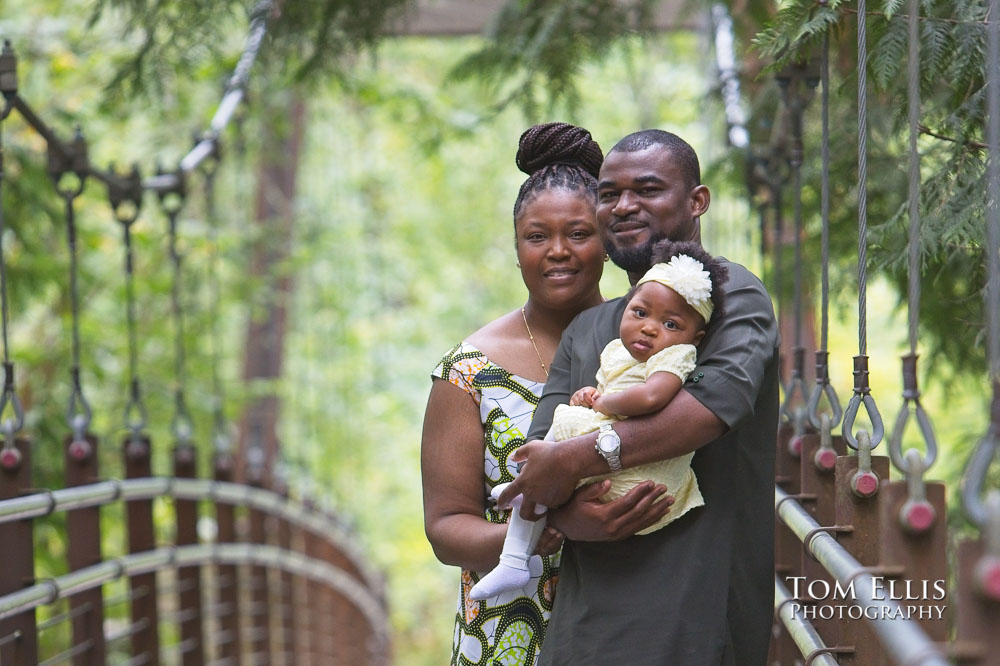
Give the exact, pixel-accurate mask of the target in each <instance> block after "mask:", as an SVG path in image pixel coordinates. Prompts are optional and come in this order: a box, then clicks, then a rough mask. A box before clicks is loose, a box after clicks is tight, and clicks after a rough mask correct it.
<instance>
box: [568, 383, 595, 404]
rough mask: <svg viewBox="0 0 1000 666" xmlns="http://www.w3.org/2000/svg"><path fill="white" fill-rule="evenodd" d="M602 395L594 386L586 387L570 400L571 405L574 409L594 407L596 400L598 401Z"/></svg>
mask: <svg viewBox="0 0 1000 666" xmlns="http://www.w3.org/2000/svg"><path fill="white" fill-rule="evenodd" d="M600 395H601V394H600V393H598V392H597V389H596V388H594V387H593V386H584V387H583V388H582V389H580V390H579V391H577V392H576V393H574V394H573V396H572V397H571V398H570V399H569V404H570V405H572V406H574V407H593V406H594V400H596V399H597V398H598V397H599V396H600Z"/></svg>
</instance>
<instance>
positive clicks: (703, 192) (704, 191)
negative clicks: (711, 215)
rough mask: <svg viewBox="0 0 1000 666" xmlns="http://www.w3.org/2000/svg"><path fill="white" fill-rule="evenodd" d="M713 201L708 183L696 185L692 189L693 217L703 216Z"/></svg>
mask: <svg viewBox="0 0 1000 666" xmlns="http://www.w3.org/2000/svg"><path fill="white" fill-rule="evenodd" d="M711 203H712V193H711V192H710V191H709V189H708V186H707V185H696V186H695V187H694V189H692V190H691V217H695V218H698V217H701V216H702V215H704V214H705V213H707V212H708V206H709V204H711Z"/></svg>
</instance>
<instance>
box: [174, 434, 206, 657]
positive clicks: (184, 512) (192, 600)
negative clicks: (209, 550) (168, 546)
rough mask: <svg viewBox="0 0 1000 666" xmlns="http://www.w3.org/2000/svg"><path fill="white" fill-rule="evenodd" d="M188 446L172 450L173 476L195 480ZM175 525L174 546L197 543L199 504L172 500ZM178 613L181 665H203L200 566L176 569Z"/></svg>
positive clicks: (192, 452)
mask: <svg viewBox="0 0 1000 666" xmlns="http://www.w3.org/2000/svg"><path fill="white" fill-rule="evenodd" d="M195 453H196V452H195V448H194V446H192V445H191V444H190V443H183V444H178V445H177V446H175V447H174V476H176V477H178V478H182V479H194V478H197V456H196V455H195ZM174 511H175V518H176V523H177V536H176V543H177V545H178V546H187V545H193V544H197V543H198V502H197V501H193V500H181V499H175V500H174ZM177 589H178V592H177V601H178V604H177V610H178V614H179V624H180V629H181V663H182V664H183V665H184V666H202V664H204V663H205V636H204V629H203V627H202V618H203V617H204V613H203V610H202V601H201V567H199V566H190V567H178V569H177Z"/></svg>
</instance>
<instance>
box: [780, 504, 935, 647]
mask: <svg viewBox="0 0 1000 666" xmlns="http://www.w3.org/2000/svg"><path fill="white" fill-rule="evenodd" d="M774 509H775V512H776V513H777V515H778V517H779V518H780V519H781V521H782V522H783V523H785V525H787V526H788V527H789V529H791V530H792V532H793V533H794V534H795V536H796V537H798V539H799V541H803V542H805V540H806V539H809V541H808V543H804V544H803V545H804V547H805V548H806V549H807V550H808V552H809V553H810V554H811V555H812V556H813V557H815V558H816V560H817V561H818V562H819V563H820V564H822V565H823V568H824V569H826V571H827V572H828V573H829V574H830V575H832V576H833V577H834V578H835V579H836V580H837V581H838V582H839V583H840V584H842V585H844V586H845V587H847V586H850V585H852V584H853V588H854V595H853V598H851V599H850V601H851V603H853V604H854V605H856V606H859V607H860V608H862V609H864V611H865V612H863V613H862V615H863V616H864V618H865V620H866V621H867V622H868V624H869V626H871V628H872V631H874V632H875V634H876V635H877V636H878V638H879V641H880V642H881V643H882V646H883V647H884V648H885V650H886V652H887V653H888V654H889V656H890V657H891V658H892V660H893V661H894V662H896V663H900V664H929V665H933V666H947V664H948V663H949V662H948V660H947V659H945V657H944V655H943V654H942V653H941V650H940V648H938V646H937V645H936V644H935V643H934V641H932V640H931V639H930V638H929V637H928V636H927V634H926V633H924V631H923V629H921V628H920V625H919V624H918V623H917V622H915V621H913V620H910V619H906V618H905V617H903V616H902V613H901V612H900V610H899V605H898V604H897V603H896V602H895V601H893V600H891V599H879V598H877V597H876V596H875V589H876V585H875V582H874V578H873V576H872V575H871V574H870V573H869V572H868V569H866V568H865V567H864V566H862V564H861V563H860V562H858V561H857V560H856V559H854V557H852V556H851V554H850V553H848V552H847V550H845V549H844V547H843V546H841V545H840V544H839V543H837V540H836V539H834V538H833V537H832V536H830V535H829V534H828V533H827V532H825V531H823V530H821V529H820V525H819V524H818V523H817V522H816V521H815V520H814V519H813V517H812V516H811V515H809V512H807V511H806V510H805V509H803V508H802V506H801V505H800V504H799V503H798V502H796V501H795V500H794V499H792V498H791V497H790V496H789V495H788V493H786V492H785V491H784V490H782V489H781V488H778V487H775V489H774ZM810 535H811V536H810ZM868 609H873V610H874V611H875V613H874V617H871V616H869V614H868V612H867V611H868Z"/></svg>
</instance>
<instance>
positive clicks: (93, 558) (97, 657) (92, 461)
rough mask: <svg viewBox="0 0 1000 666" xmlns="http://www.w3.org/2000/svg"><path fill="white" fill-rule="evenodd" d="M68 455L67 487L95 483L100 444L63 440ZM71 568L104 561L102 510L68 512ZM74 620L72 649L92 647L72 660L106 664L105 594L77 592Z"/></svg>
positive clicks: (72, 601) (85, 665)
mask: <svg viewBox="0 0 1000 666" xmlns="http://www.w3.org/2000/svg"><path fill="white" fill-rule="evenodd" d="M63 447H64V450H65V452H66V487H67V488H73V487H76V486H82V485H86V484H88V483H92V482H94V481H96V480H97V479H98V478H99V471H98V457H97V449H98V440H97V437H95V436H94V435H91V434H89V433H88V434H86V435H85V436H84V438H83V439H81V440H79V441H77V440H76V438H75V437H74V436H73V435H69V436H67V437H66V438H65V440H63ZM66 533H67V541H68V544H69V548H68V556H67V559H68V564H69V570H70V571H77V570H78V569H83V568H85V567H89V566H91V565H94V564H97V563H99V562H100V561H101V510H100V508H99V507H91V508H87V509H76V510H74V511H67V512H66ZM69 610H70V614H71V615H72V616H73V645H74V646H76V645H83V644H85V643H89V645H90V647H89V648H88V649H87V650H85V651H83V652H80V653H79V654H76V655H74V656H73V664H74V666H89V665H90V664H103V663H104V662H105V660H106V658H107V650H106V647H105V644H104V594H103V592H102V591H101V587H100V586H97V587H95V588H93V589H90V590H85V591H83V592H78V593H77V594H74V595H73V596H71V597H70V598H69Z"/></svg>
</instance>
